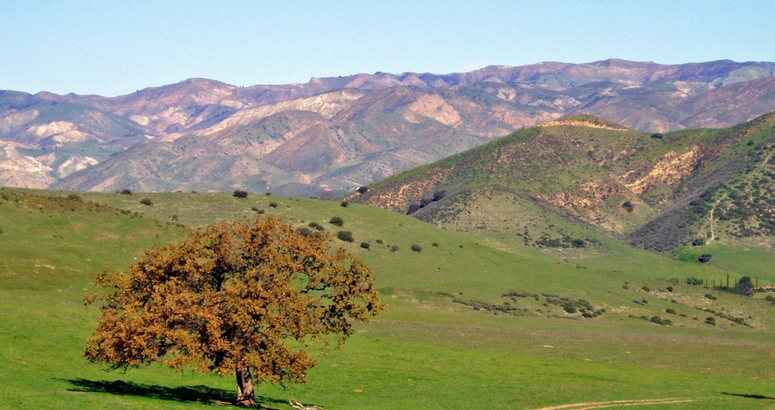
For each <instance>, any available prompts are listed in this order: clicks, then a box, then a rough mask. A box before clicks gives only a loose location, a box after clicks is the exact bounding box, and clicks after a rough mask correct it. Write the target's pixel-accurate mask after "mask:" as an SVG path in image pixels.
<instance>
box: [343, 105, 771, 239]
mask: <svg viewBox="0 0 775 410" xmlns="http://www.w3.org/2000/svg"><path fill="white" fill-rule="evenodd" d="M774 143H775V114H768V115H765V116H762V117H759V118H756V119H754V120H751V121H749V122H746V123H744V124H741V125H738V126H734V127H731V128H725V129H698V130H683V131H677V132H673V133H666V134H662V133H654V134H651V133H644V132H640V131H635V130H632V129H629V128H626V127H624V126H621V125H618V124H616V123H613V122H611V121H607V120H603V119H600V118H597V117H591V116H587V115H579V116H572V117H568V118H565V119H563V120H559V121H554V122H551V123H547V124H544V125H541V126H538V127H533V128H529V129H526V130H523V131H518V132H516V133H514V134H512V135H510V136H508V137H505V138H503V139H500V140H498V141H494V142H491V143H488V144H485V145H483V146H480V147H477V148H475V149H472V150H469V151H466V152H464V153H461V154H458V155H455V156H452V157H449V158H445V159H444V160H441V161H439V162H436V163H432V164H428V165H425V166H422V167H418V168H415V169H412V170H409V171H406V172H404V173H401V174H398V175H395V176H393V177H390V178H387V179H385V180H383V181H380V182H378V183H376V184H374V185H372V186H369V187H368V190H367V191H366V192H363V193H356V194H351V195H350V196H349V197H348V198H347V200H348V201H351V202H356V203H363V204H367V205H371V206H377V207H381V208H385V209H390V210H394V211H398V212H402V213H408V214H411V215H413V216H416V217H417V218H419V219H423V220H426V221H429V222H431V223H434V224H436V225H439V226H442V227H447V228H449V229H455V230H463V231H477V230H482V231H493V232H509V233H511V234H513V235H519V236H521V237H522V238H524V240H525V243H530V244H532V245H534V246H540V247H568V246H569V245H570V244H571V240H572V238H571V236H569V233H568V232H567V231H564V230H563V228H560V227H559V225H558V223H556V222H552V221H554V220H562V221H564V224H565V225H568V224H571V225H574V226H579V225H581V226H585V227H586V228H587V229H592V230H595V231H597V232H601V233H604V234H606V235H608V236H610V237H612V238H616V239H618V240H620V241H622V242H626V243H629V244H633V245H637V246H641V247H644V248H647V249H655V250H658V251H667V250H672V249H675V248H677V247H679V246H681V245H684V244H686V243H688V242H690V241H691V240H693V239H697V238H707V241H709V242H713V241H714V240H719V239H721V238H723V239H728V240H733V241H734V240H735V239H741V238H747V237H752V236H756V237H762V236H763V237H773V236H775V235H774V234H775V232H773V230H772V228H771V227H772V223H773V220H772V217H771V215H772V212H771V210H772V206H773V202H772V199H771V197H772V190H773V189H775V185H773V183H772V176H773V175H775V174H773V171H775V169H774V168H773V167H772V164H773V162H775V161H773V160H772V150H773V144H774ZM703 242H705V241H703Z"/></svg>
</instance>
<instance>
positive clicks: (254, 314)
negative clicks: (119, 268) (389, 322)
mask: <svg viewBox="0 0 775 410" xmlns="http://www.w3.org/2000/svg"><path fill="white" fill-rule="evenodd" d="M332 241H333V239H332V238H331V236H330V235H328V234H326V233H315V234H313V235H311V236H305V235H303V234H301V233H299V232H298V231H296V230H295V229H293V227H291V226H290V225H288V224H286V223H284V222H282V221H280V220H278V219H276V218H274V217H271V216H270V217H269V218H267V219H260V218H259V219H257V220H256V222H255V223H250V222H248V221H235V222H234V223H231V224H230V223H219V224H214V225H211V226H210V227H208V228H207V229H206V230H203V231H197V232H194V233H192V234H191V236H190V238H189V239H188V240H186V241H184V242H181V243H175V244H170V245H167V246H164V247H157V248H153V249H150V250H148V251H147V252H146V254H145V256H144V258H143V259H142V260H140V261H139V262H137V263H136V264H134V265H132V266H131V267H130V268H129V270H128V271H123V272H105V273H103V274H101V275H100V276H99V277H98V278H97V280H96V282H95V283H96V284H97V285H98V286H99V288H98V289H99V290H98V292H97V294H96V295H95V296H93V297H90V298H87V302H89V303H92V302H94V301H97V302H98V303H100V304H101V315H100V317H99V320H98V325H97V328H96V329H95V331H94V336H93V337H92V338H91V339H89V341H88V344H87V347H86V350H85V351H84V356H85V357H86V358H87V359H89V360H91V361H94V362H102V363H106V364H108V365H109V367H110V368H112V369H120V368H123V369H126V368H128V367H136V366H142V365H147V364H150V363H152V362H156V361H161V362H163V363H165V364H166V365H168V366H170V367H173V368H175V369H183V368H188V369H192V370H194V371H198V372H212V373H219V374H235V375H236V380H237V386H238V399H237V402H238V404H241V405H252V404H254V383H261V382H266V381H271V382H284V381H291V382H305V381H306V371H307V370H308V369H309V368H311V367H313V366H314V365H315V363H316V361H315V359H314V358H313V357H311V356H310V355H309V354H308V352H307V350H306V349H307V347H308V346H309V343H311V342H317V343H322V344H323V345H324V346H330V343H331V342H334V341H335V345H336V346H337V347H339V346H341V345H342V343H343V342H344V341H345V340H346V339H347V338H348V337H349V336H350V335H351V334H352V333H353V324H354V322H355V321H368V318H369V316H372V315H376V314H377V313H378V312H379V311H380V310H382V309H383V308H384V306H383V305H381V304H380V301H379V296H378V294H377V291H376V290H375V288H374V287H373V283H374V280H375V277H374V273H373V271H372V270H371V269H370V268H369V267H368V266H367V265H366V264H365V263H364V262H363V261H361V260H359V259H357V258H355V257H354V256H353V255H352V254H350V253H349V252H347V251H346V250H345V249H344V248H339V249H338V250H336V251H334V252H332V251H331V248H330V244H331V242H332ZM327 335H329V336H330V337H327Z"/></svg>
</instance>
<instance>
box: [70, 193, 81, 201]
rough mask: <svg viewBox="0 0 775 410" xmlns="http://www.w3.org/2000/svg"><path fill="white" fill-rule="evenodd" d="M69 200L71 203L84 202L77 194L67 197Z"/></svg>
mask: <svg viewBox="0 0 775 410" xmlns="http://www.w3.org/2000/svg"><path fill="white" fill-rule="evenodd" d="M67 199H69V200H71V201H78V202H83V198H81V196H80V195H77V194H70V195H68V196H67Z"/></svg>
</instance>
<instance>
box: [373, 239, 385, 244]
mask: <svg viewBox="0 0 775 410" xmlns="http://www.w3.org/2000/svg"><path fill="white" fill-rule="evenodd" d="M375 242H377V243H378V244H380V245H382V244H384V243H385V242H383V241H382V239H377V240H376V241H375Z"/></svg>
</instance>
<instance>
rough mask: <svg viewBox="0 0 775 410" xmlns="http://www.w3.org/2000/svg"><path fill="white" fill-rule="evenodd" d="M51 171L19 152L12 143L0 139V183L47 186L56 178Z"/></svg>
mask: <svg viewBox="0 0 775 410" xmlns="http://www.w3.org/2000/svg"><path fill="white" fill-rule="evenodd" d="M52 171H53V170H52V169H51V167H48V166H46V165H44V164H42V163H41V162H40V161H38V160H36V159H35V158H32V157H28V156H26V155H22V154H21V153H19V151H17V150H16V148H15V147H14V146H13V145H12V144H10V143H8V142H5V141H0V185H3V186H10V187H19V188H47V187H48V186H49V185H50V184H52V183H54V181H55V180H56V179H55V178H54V177H53V176H51V172H52Z"/></svg>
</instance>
